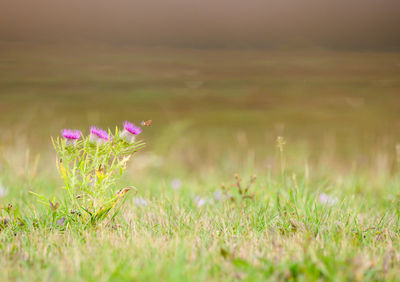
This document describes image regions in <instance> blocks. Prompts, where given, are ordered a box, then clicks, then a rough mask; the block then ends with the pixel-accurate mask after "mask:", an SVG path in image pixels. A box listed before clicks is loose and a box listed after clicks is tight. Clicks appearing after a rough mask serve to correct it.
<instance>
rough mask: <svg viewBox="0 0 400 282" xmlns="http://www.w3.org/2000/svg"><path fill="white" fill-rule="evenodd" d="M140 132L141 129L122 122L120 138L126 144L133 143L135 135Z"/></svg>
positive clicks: (127, 122)
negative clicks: (122, 129) (122, 128)
mask: <svg viewBox="0 0 400 282" xmlns="http://www.w3.org/2000/svg"><path fill="white" fill-rule="evenodd" d="M141 132H142V129H141V128H140V127H139V126H136V125H134V124H133V123H131V122H129V121H125V122H124V131H123V132H122V134H121V137H122V138H123V139H124V140H125V141H126V142H128V143H133V142H135V137H136V135H139V134H140V133H141Z"/></svg>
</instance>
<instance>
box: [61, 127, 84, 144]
mask: <svg viewBox="0 0 400 282" xmlns="http://www.w3.org/2000/svg"><path fill="white" fill-rule="evenodd" d="M61 135H62V137H64V138H65V145H66V146H70V145H74V144H75V142H76V140H78V139H79V138H81V136H82V132H80V131H79V130H73V129H66V128H64V129H63V130H61Z"/></svg>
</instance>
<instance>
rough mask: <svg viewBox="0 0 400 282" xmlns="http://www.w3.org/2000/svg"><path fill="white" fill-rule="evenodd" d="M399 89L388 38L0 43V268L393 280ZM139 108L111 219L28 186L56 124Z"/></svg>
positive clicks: (398, 216) (46, 162)
mask: <svg viewBox="0 0 400 282" xmlns="http://www.w3.org/2000/svg"><path fill="white" fill-rule="evenodd" d="M399 93H400V55H399V54H398V53H390V52H366V51H365V52H356V51H332V50H323V49H313V50H296V51H293V50H282V51H279V52H278V51H272V50H254V49H252V50H248V49H241V50H240V49H239V50H222V49H221V50H207V49H204V50H194V49H167V48H161V47H160V48H132V47H129V46H118V47H116V46H111V45H100V46H99V45H92V44H87V45H84V46H82V45H80V46H74V45H71V46H59V45H57V44H47V45H35V44H29V45H27V44H22V43H4V42H2V43H0V132H1V134H0V207H1V210H0V280H1V281H136V280H139V281H142V280H149V281H205V280H207V281H232V280H234V281H236V280H244V281H265V280H267V281H268V280H271V281H276V280H295V281H343V280H351V281H361V280H362V281H364V280H365V281H383V280H385V281H386V280H387V281H396V280H397V279H398V277H399V275H400V271H399V269H400V268H399V266H400V244H399V239H400V238H399V236H400V229H399V223H400V190H399V188H400V186H399V185H400V145H398V144H400V111H399V108H400V99H399V97H398V95H399ZM147 119H152V120H153V123H152V125H151V126H150V127H146V128H144V130H143V133H141V134H140V140H143V141H144V142H145V143H146V146H145V148H143V149H142V150H139V151H138V152H137V153H135V154H134V156H133V158H132V160H130V161H129V163H128V164H127V170H126V172H125V174H124V175H123V176H122V178H121V179H120V181H119V182H118V186H119V187H116V188H120V189H121V188H123V187H126V186H129V185H132V186H134V187H136V188H137V191H131V192H129V193H128V194H127V195H126V201H125V202H124V204H123V205H122V206H121V210H120V212H119V213H118V215H117V216H116V217H115V219H114V220H109V221H104V222H102V223H99V224H97V225H95V226H89V227H88V226H84V225H79V224H78V225H72V224H65V225H64V224H60V222H58V220H54V218H53V212H52V210H51V207H50V205H48V204H46V203H45V204H43V203H41V202H40V201H38V198H37V197H35V196H34V195H33V194H32V193H31V192H34V193H37V194H40V195H46V196H47V197H48V198H50V199H53V200H54V203H55V202H59V203H60V205H61V206H62V205H63V202H62V201H63V194H64V191H63V189H62V187H63V185H64V184H63V181H62V179H60V177H59V175H58V174H57V169H56V152H55V150H54V149H53V146H52V142H51V139H50V137H57V136H60V130H61V129H62V128H78V129H80V130H82V131H83V133H84V134H87V133H88V132H89V127H90V126H91V125H97V126H100V127H102V128H110V129H111V130H114V128H115V126H116V125H118V126H122V123H123V121H124V120H130V121H133V122H135V123H137V124H138V123H140V121H142V120H147ZM255 176H256V177H255ZM248 184H250V185H248ZM247 187H248V189H247ZM11 222H15V224H11Z"/></svg>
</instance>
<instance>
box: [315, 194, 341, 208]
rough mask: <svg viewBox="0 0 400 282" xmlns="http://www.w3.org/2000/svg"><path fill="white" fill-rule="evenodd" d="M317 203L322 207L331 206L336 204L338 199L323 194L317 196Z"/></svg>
mask: <svg viewBox="0 0 400 282" xmlns="http://www.w3.org/2000/svg"><path fill="white" fill-rule="evenodd" d="M319 202H320V203H321V204H324V205H328V206H333V205H335V204H336V203H337V202H338V198H336V197H333V196H331V195H328V194H325V193H321V194H320V195H319Z"/></svg>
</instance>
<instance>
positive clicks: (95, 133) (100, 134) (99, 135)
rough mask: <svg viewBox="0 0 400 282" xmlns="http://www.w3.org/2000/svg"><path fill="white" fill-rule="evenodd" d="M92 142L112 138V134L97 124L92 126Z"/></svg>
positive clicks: (100, 141)
mask: <svg viewBox="0 0 400 282" xmlns="http://www.w3.org/2000/svg"><path fill="white" fill-rule="evenodd" d="M89 140H90V142H93V143H104V142H107V141H109V140H110V135H109V134H108V133H107V131H105V130H103V129H101V128H98V127H96V126H91V127H90V139H89Z"/></svg>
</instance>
